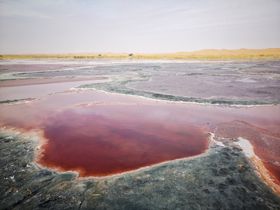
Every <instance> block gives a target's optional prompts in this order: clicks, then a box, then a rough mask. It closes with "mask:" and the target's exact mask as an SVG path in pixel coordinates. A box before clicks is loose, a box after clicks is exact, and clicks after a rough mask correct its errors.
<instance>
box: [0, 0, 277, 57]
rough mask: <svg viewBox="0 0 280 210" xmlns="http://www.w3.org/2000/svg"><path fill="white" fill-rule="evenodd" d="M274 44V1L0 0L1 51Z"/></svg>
mask: <svg viewBox="0 0 280 210" xmlns="http://www.w3.org/2000/svg"><path fill="white" fill-rule="evenodd" d="M270 47H280V0H231V1H227V0H141V1H140V0H130V1H128V0H107V1H106V0H100V1H99V0H0V53H66V52H73V53H77V52H148V53H151V52H177V51H191V50H198V49H205V48H207V49H208V48H218V49H220V48H227V49H237V48H270Z"/></svg>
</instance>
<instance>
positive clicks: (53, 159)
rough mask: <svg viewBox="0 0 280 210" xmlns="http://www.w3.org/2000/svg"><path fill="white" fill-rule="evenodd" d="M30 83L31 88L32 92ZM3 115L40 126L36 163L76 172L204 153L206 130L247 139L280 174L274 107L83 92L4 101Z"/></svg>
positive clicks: (21, 124)
mask: <svg viewBox="0 0 280 210" xmlns="http://www.w3.org/2000/svg"><path fill="white" fill-rule="evenodd" d="M25 87H26V88H28V87H27V86H25ZM30 87H31V86H30ZM44 87H45V86H44ZM19 88H20V87H19ZM33 89H34V88H33ZM33 89H32V88H30V90H29V91H28V92H29V93H30V94H32V91H35V92H36V93H37V91H36V89H34V90H33ZM7 92H8V90H7ZM0 116H1V118H0V125H1V126H12V127H17V128H24V129H27V130H30V129H41V130H42V131H43V134H44V136H45V138H46V139H47V143H45V144H44V145H43V149H42V150H41V155H40V156H39V159H38V162H39V163H40V164H42V165H45V166H48V167H51V168H56V169H59V170H62V171H67V170H75V171H79V172H80V175H81V176H90V175H93V176H104V175H111V174H116V173H120V172H126V171H130V170H135V169H138V168H141V167H143V166H150V165H153V164H156V163H161V162H164V161H168V160H174V159H177V158H183V157H189V156H194V155H197V154H201V153H203V152H204V151H205V149H207V146H208V140H207V132H209V131H211V132H215V134H216V135H218V136H222V137H239V136H242V137H244V138H246V139H248V140H250V142H251V143H252V144H253V146H254V150H255V152H256V154H257V155H258V156H259V157H260V158H261V159H262V161H263V162H264V164H265V166H266V167H267V169H269V170H270V172H271V173H272V174H273V175H274V177H275V178H276V180H278V181H279V180H280V179H279V174H280V173H279V164H278V163H279V162H280V154H279V153H280V149H279V146H280V138H279V137H280V131H279V128H280V119H279V116H280V107H279V106H267V107H251V108H245V107H244V108H234V107H223V106H203V105H195V104H178V103H167V102H158V101H152V100H146V99H142V98H137V97H129V96H124V95H118V94H105V93H103V92H96V91H83V92H78V93H76V92H65V93H59V94H54V95H48V96H44V97H43V98H41V100H39V101H33V102H32V103H27V104H14V105H5V104H2V105H0Z"/></svg>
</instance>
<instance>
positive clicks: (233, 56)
mask: <svg viewBox="0 0 280 210" xmlns="http://www.w3.org/2000/svg"><path fill="white" fill-rule="evenodd" d="M6 59H136V60H137V59H155V60H156V59H163V60H279V59H280V48H268V49H238V50H224V49H208V50H199V51H192V52H176V53H61V54H59V53H57V54H51V53H50V54H49V53H40V54H1V55H0V60H6Z"/></svg>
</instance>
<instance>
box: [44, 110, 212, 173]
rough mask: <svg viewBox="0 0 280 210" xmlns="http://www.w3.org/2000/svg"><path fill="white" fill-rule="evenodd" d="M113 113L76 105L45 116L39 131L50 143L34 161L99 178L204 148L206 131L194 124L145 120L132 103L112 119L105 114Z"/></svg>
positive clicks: (196, 151) (205, 146) (198, 152)
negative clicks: (131, 105)
mask: <svg viewBox="0 0 280 210" xmlns="http://www.w3.org/2000/svg"><path fill="white" fill-rule="evenodd" d="M99 109H101V110H99ZM120 109H122V108H121V107H120ZM102 111H106V112H107V115H106V116H105V115H102V114H100V113H101V112H102ZM114 111H118V110H112V109H110V107H99V108H97V109H93V110H92V109H88V110H84V109H82V110H77V109H76V110H69V111H64V112H61V113H59V114H58V115H56V116H55V117H54V118H52V119H50V120H49V121H48V124H47V125H46V127H45V129H44V133H45V137H46V138H47V139H49V140H50V141H49V142H48V144H46V145H45V147H44V152H43V156H42V158H41V159H40V163H41V164H43V165H47V166H51V167H59V168H62V169H64V170H78V171H79V172H80V175H81V176H89V175H95V176H102V175H109V174H114V173H120V172H124V171H129V170H133V169H137V168H140V167H143V166H149V165H152V164H155V163H160V162H163V161H167V160H173V159H177V158H183V157H188V156H193V155H197V154H200V153H202V152H203V151H204V150H205V149H206V148H207V135H206V133H205V132H203V131H202V130H201V129H199V128H196V127H194V126H191V125H187V124H177V125H174V124H173V123H172V122H168V121H160V119H158V120H149V119H147V118H146V117H145V115H143V116H139V115H138V116H137V115H134V114H133V113H134V112H137V108H135V107H134V108H133V109H132V110H129V111H125V110H121V111H122V113H123V115H126V116H124V117H120V118H118V119H114V118H111V117H110V116H108V115H110V114H114V113H113V112H114ZM151 111H152V110H151Z"/></svg>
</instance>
